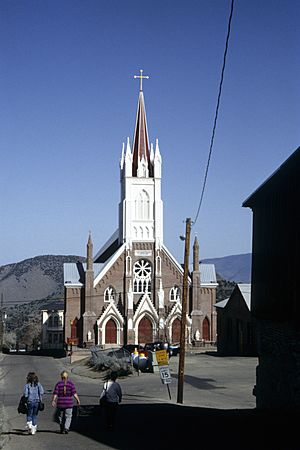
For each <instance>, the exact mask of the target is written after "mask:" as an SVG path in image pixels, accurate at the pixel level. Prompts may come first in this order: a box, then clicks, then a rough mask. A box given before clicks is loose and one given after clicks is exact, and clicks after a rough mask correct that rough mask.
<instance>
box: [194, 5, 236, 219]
mask: <svg viewBox="0 0 300 450" xmlns="http://www.w3.org/2000/svg"><path fill="white" fill-rule="evenodd" d="M233 4H234V0H232V1H231V9H230V15H229V21H228V28H227V36H226V44H225V51H224V56H223V66H222V72H221V79H220V84H219V93H218V100H217V106H216V112H215V119H214V125H213V130H212V135H211V140H210V147H209V153H208V159H207V165H206V170H205V175H204V181H203V187H202V192H201V196H200V201H199V206H198V210H197V214H196V217H195V219H194V221H193V225H195V223H196V222H197V219H198V216H199V213H200V209H201V206H202V201H203V196H204V191H205V187H206V181H207V175H208V169H209V165H210V159H211V154H212V150H213V144H214V139H215V132H216V126H217V119H218V114H219V107H220V99H221V93H222V86H223V79H224V72H225V66H226V57H227V51H228V43H229V36H230V30H231V20H232V15H233Z"/></svg>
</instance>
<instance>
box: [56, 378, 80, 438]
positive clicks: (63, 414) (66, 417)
mask: <svg viewBox="0 0 300 450" xmlns="http://www.w3.org/2000/svg"><path fill="white" fill-rule="evenodd" d="M60 377H61V380H60V381H58V382H57V383H56V385H55V387H54V390H53V398H52V406H53V408H55V407H56V408H57V414H58V421H59V425H60V433H61V434H63V433H64V434H68V432H69V429H70V425H71V420H72V414H73V397H74V398H75V399H76V401H77V405H80V400H79V397H78V394H77V392H76V388H75V385H74V383H73V382H72V381H71V380H69V374H68V372H66V371H65V370H64V371H63V372H61V374H60Z"/></svg>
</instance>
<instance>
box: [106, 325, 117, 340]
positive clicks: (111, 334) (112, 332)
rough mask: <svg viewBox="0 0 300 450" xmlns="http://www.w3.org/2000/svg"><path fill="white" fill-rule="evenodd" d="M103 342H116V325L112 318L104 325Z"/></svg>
mask: <svg viewBox="0 0 300 450" xmlns="http://www.w3.org/2000/svg"><path fill="white" fill-rule="evenodd" d="M105 343H106V344H116V343H117V325H116V322H115V321H114V320H113V319H109V321H108V322H107V324H106V327H105Z"/></svg>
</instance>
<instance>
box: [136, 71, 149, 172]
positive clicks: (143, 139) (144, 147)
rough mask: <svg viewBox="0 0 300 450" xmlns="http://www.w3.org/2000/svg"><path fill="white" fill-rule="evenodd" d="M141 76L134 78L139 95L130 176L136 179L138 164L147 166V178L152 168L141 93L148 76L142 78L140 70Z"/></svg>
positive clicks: (142, 94)
mask: <svg viewBox="0 0 300 450" xmlns="http://www.w3.org/2000/svg"><path fill="white" fill-rule="evenodd" d="M140 72H141V75H135V76H134V78H139V79H140V93H139V100H138V107H137V114H136V122H135V131H134V138H133V147H132V148H133V163H132V176H134V177H136V176H137V174H138V167H139V163H140V162H144V163H145V164H147V165H148V167H147V169H148V170H149V176H150V177H153V166H152V163H151V161H150V150H149V148H150V146H149V137H148V127H147V119H146V109H145V101H144V93H143V85H142V81H143V79H145V78H149V77H148V76H143V71H142V70H141V71H140Z"/></svg>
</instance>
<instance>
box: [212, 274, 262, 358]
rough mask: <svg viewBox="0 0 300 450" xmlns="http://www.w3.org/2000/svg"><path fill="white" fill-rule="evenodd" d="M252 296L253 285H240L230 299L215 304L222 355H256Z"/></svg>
mask: <svg viewBox="0 0 300 450" xmlns="http://www.w3.org/2000/svg"><path fill="white" fill-rule="evenodd" d="M250 296H251V284H246V283H239V284H237V285H236V286H235V288H234V289H233V291H232V293H231V295H230V297H229V298H227V299H225V300H222V301H220V302H218V303H216V304H215V307H216V309H217V348H218V353H219V354H220V355H224V356H225V355H234V356H237V355H239V356H254V355H256V353H257V352H256V341H255V331H254V324H253V319H252V316H251V311H250V309H251V307H250Z"/></svg>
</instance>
